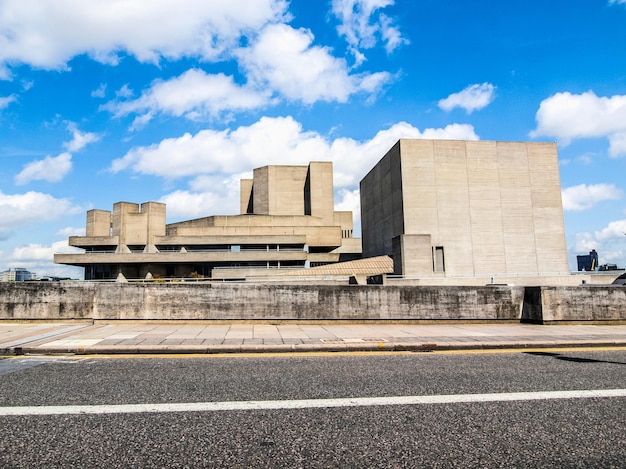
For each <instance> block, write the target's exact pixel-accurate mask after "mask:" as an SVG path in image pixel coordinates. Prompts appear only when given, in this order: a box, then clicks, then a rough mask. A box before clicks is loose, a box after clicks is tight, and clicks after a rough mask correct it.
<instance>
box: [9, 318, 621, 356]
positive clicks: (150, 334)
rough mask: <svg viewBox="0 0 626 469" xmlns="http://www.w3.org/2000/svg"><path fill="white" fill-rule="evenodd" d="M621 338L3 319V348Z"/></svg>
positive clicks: (535, 328) (500, 329) (548, 330)
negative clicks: (32, 321)
mask: <svg viewBox="0 0 626 469" xmlns="http://www.w3.org/2000/svg"><path fill="white" fill-rule="evenodd" d="M582 346H585V347H593V346H596V347H599V346H626V325H615V326H602V325H566V326H565V325H550V326H542V325H532V324H442V325H438V324H436V325H430V324H429V325H421V324H316V325H306V324H282V325H270V324H206V323H205V324H194V323H181V324H178V323H175V324H154V323H137V322H135V323H128V324H127V323H112V324H91V323H70V324H60V323H43V324H42V323H10V322H4V323H2V322H0V355H15V354H54V353H59V354H60V353H72V354H98V353H99V354H115V353H117V354H134V353H245V352H314V351H371V350H387V351H392V350H395V351H427V350H471V349H496V348H500V349H501V348H546V347H582Z"/></svg>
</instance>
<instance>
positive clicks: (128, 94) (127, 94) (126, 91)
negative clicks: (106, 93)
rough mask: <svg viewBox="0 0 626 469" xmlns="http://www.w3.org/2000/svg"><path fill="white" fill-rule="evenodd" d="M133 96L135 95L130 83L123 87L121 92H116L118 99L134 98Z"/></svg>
mask: <svg viewBox="0 0 626 469" xmlns="http://www.w3.org/2000/svg"><path fill="white" fill-rule="evenodd" d="M133 94H135V93H134V92H133V90H131V89H130V87H129V86H128V83H125V84H124V86H122V87H121V88H120V89H119V90H117V91H116V92H115V96H116V97H117V98H126V99H127V98H132V97H133Z"/></svg>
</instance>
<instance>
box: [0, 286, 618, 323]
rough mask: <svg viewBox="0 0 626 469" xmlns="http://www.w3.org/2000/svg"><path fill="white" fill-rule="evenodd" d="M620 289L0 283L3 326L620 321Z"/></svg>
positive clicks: (0, 311)
mask: <svg viewBox="0 0 626 469" xmlns="http://www.w3.org/2000/svg"><path fill="white" fill-rule="evenodd" d="M625 305H626V288H624V287H608V286H607V287H586V286H585V287H575V288H568V287H553V288H545V287H531V288H524V287H507V286H483V287H452V288H450V287H434V286H433V287H390V286H372V285H369V286H356V285H351V286H348V285H341V286H340V285H336V286H335V285H250V284H224V283H221V284H202V283H189V284H185V283H164V284H145V283H132V284H123V283H88V282H50V283H47V282H25V283H18V284H16V283H0V319H3V320H6V319H9V320H73V319H91V320H264V321H293V320H300V321H333V320H359V321H372V320H379V321H386V320H391V321H394V320H395V321H437V320H465V321H491V320H507V321H517V320H521V319H525V320H527V321H531V322H559V321H577V320H578V321H604V322H611V321H613V322H614V321H625V320H626V308H625Z"/></svg>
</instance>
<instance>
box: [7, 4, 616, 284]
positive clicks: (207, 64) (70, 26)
mask: <svg viewBox="0 0 626 469" xmlns="http://www.w3.org/2000/svg"><path fill="white" fill-rule="evenodd" d="M420 137H421V138H454V139H481V140H515V141H527V140H529V141H557V142H558V145H559V158H560V168H561V184H562V189H563V205H564V210H565V223H566V233H567V246H568V252H569V258H570V266H571V267H572V268H575V256H576V254H586V253H587V252H588V251H589V250H590V249H592V248H595V249H597V250H598V252H599V255H600V261H601V263H607V262H609V263H617V264H619V265H621V266H624V265H626V235H625V234H624V233H625V232H626V203H625V202H624V201H625V193H626V177H625V174H626V171H625V169H626V0H550V1H545V0H524V1H521V0H511V1H495V0H494V1H480V2H479V1H467V0H395V1H394V0H332V1H331V0H314V1H311V0H292V1H286V0H229V1H228V2H224V1H222V0H176V1H173V0H153V1H150V2H147V1H144V0H90V1H84V0H55V1H54V2H42V1H40V0H0V161H1V162H2V165H1V167H0V270H4V269H6V268H9V267H26V268H28V269H29V270H32V271H34V272H36V273H37V274H38V275H40V276H43V275H67V276H71V277H74V278H80V276H81V274H82V271H81V270H80V269H76V268H72V267H66V266H57V265H54V264H53V262H52V255H53V253H54V252H71V250H72V248H69V247H68V246H67V237H68V236H69V235H80V234H84V228H85V212H86V210H89V209H92V208H99V209H105V210H110V209H111V208H112V205H113V203H115V202H117V201H121V200H124V201H129V202H137V203H141V202H145V201H150V200H154V201H161V202H165V203H166V204H167V213H168V221H170V222H172V221H177V220H182V219H189V218H196V217H201V216H208V215H216V214H235V213H237V211H238V204H239V192H238V188H239V179H240V178H241V177H248V176H250V174H251V171H252V169H253V168H255V167H259V166H264V165H267V164H306V163H307V162H308V161H311V160H331V161H333V164H334V170H335V204H336V206H337V208H338V209H341V210H346V209H351V210H354V211H355V220H356V222H357V224H358V223H359V208H358V207H359V205H358V201H359V196H358V183H359V181H360V179H361V178H362V177H363V176H364V175H365V174H366V173H367V171H368V170H369V169H370V168H371V167H372V166H373V165H374V164H375V163H376V162H377V161H378V160H379V159H380V158H381V157H382V156H383V155H384V153H385V152H386V151H387V150H388V149H389V148H390V147H391V146H392V145H393V144H394V143H395V142H396V141H397V140H398V139H399V138H420Z"/></svg>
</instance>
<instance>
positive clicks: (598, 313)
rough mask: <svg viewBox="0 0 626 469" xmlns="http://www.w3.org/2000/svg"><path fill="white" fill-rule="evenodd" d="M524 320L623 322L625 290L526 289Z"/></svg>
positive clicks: (598, 288)
mask: <svg viewBox="0 0 626 469" xmlns="http://www.w3.org/2000/svg"><path fill="white" fill-rule="evenodd" d="M522 321H526V322H535V323H541V324H550V323H559V322H560V323H562V322H572V321H573V322H577V321H593V322H599V323H620V322H621V323H624V322H626V287H625V286H596V285H588V286H580V287H526V292H525V295H524V307H523V309H522Z"/></svg>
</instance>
